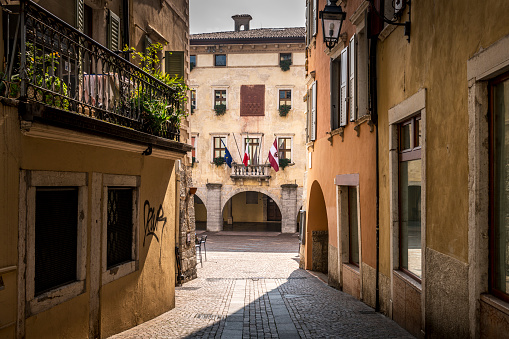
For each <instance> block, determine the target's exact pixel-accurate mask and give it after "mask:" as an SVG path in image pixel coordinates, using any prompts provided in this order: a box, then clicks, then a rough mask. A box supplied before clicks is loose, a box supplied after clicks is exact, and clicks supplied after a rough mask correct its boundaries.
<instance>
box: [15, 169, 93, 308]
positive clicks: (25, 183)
mask: <svg viewBox="0 0 509 339" xmlns="http://www.w3.org/2000/svg"><path fill="white" fill-rule="evenodd" d="M37 187H77V188H78V211H77V212H78V213H77V215H78V222H77V228H78V229H77V237H78V239H77V248H76V251H77V262H76V281H74V282H71V283H69V284H65V285H62V286H58V287H55V288H54V289H52V290H49V291H47V292H44V293H41V294H40V295H38V296H35V204H36V196H35V195H36V190H37ZM19 210H20V215H22V216H26V217H21V218H20V220H19V234H20V236H19V241H20V242H21V241H23V243H24V236H26V247H25V245H19V246H21V247H19V248H20V253H19V255H20V262H21V261H23V256H26V257H25V260H26V266H24V268H25V270H26V271H25V272H24V273H25V274H26V278H25V279H26V280H25V288H26V304H27V306H28V307H27V314H28V315H30V316H31V315H35V314H37V313H40V312H43V311H45V310H48V309H50V308H52V307H54V306H56V305H58V304H61V303H63V302H65V301H68V300H70V299H72V298H75V297H77V296H78V295H80V294H82V293H85V292H86V277H87V271H86V263H87V246H88V242H87V234H88V230H87V223H88V215H87V214H88V175H87V173H82V172H58V171H30V170H21V171H20V208H19ZM25 232H26V233H25ZM20 270H21V271H22V270H23V266H21V265H20Z"/></svg>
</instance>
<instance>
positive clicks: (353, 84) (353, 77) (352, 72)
mask: <svg viewBox="0 0 509 339" xmlns="http://www.w3.org/2000/svg"><path fill="white" fill-rule="evenodd" d="M356 44H357V35H356V34H354V35H352V37H351V38H350V45H349V46H350V51H349V56H350V58H349V59H350V64H349V65H348V87H349V93H350V94H349V101H350V102H349V103H350V121H355V120H356V119H357V46H356Z"/></svg>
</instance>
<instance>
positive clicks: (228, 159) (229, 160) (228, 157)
mask: <svg viewBox="0 0 509 339" xmlns="http://www.w3.org/2000/svg"><path fill="white" fill-rule="evenodd" d="M221 143H222V144H223V145H224V162H226V164H227V165H228V167H230V168H231V167H232V161H233V158H232V155H231V154H230V151H228V147H226V145H225V144H224V142H223V139H222V138H221Z"/></svg>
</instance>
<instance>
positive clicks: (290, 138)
mask: <svg viewBox="0 0 509 339" xmlns="http://www.w3.org/2000/svg"><path fill="white" fill-rule="evenodd" d="M276 137H277V152H278V157H279V159H282V158H281V153H280V150H279V146H280V143H279V140H280V139H289V140H290V148H289V150H290V158H289V159H290V163H293V136H289V135H277V136H276ZM285 149H287V148H285ZM286 159H288V158H286Z"/></svg>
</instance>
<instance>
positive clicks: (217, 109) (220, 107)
mask: <svg viewBox="0 0 509 339" xmlns="http://www.w3.org/2000/svg"><path fill="white" fill-rule="evenodd" d="M214 111H215V112H216V115H223V114H224V113H225V112H226V105H225V104H219V105H215V106H214Z"/></svg>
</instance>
